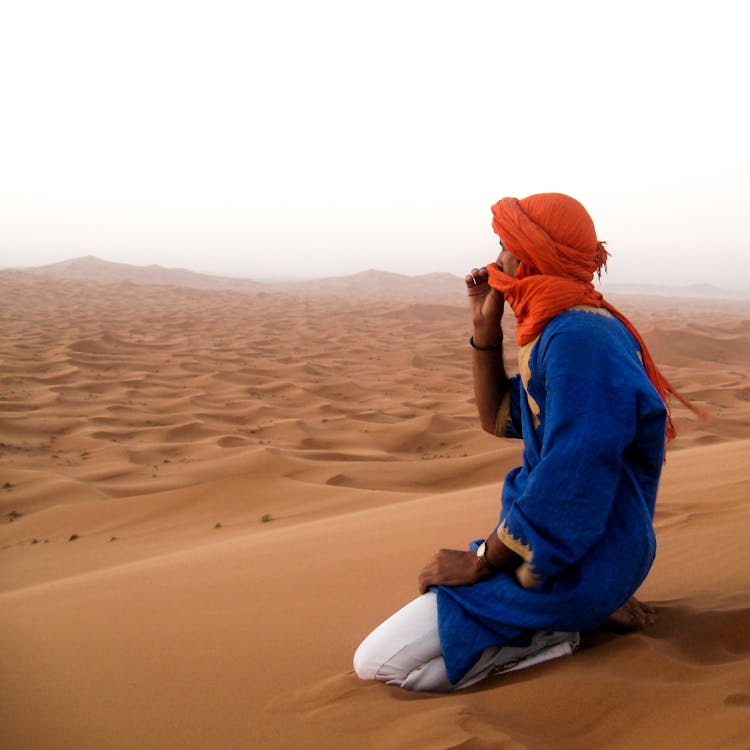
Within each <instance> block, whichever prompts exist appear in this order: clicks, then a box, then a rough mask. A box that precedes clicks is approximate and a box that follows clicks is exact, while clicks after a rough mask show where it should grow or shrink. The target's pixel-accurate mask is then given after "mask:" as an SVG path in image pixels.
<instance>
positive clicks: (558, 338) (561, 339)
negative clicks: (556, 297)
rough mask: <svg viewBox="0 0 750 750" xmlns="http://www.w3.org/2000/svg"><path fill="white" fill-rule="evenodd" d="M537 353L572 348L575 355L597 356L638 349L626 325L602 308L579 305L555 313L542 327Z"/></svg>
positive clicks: (623, 353) (624, 352)
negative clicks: (557, 313)
mask: <svg viewBox="0 0 750 750" xmlns="http://www.w3.org/2000/svg"><path fill="white" fill-rule="evenodd" d="M538 344H539V346H538V347H537V352H536V354H537V356H539V355H541V356H545V354H546V353H548V352H549V351H550V349H552V350H554V351H560V350H565V351H568V350H572V351H573V352H575V353H576V355H577V358H579V359H584V358H586V357H587V356H593V357H598V356H602V355H605V353H609V354H607V355H606V356H611V355H614V354H615V352H620V354H621V355H625V354H626V353H627V354H628V355H629V356H632V353H633V352H634V351H635V350H637V349H638V345H637V343H636V341H635V339H634V338H633V337H632V336H631V335H630V333H629V331H628V330H627V329H626V328H625V326H624V325H623V324H622V323H621V322H620V321H619V320H618V319H617V318H616V317H615V316H614V315H613V314H612V313H610V312H609V311H608V310H605V309H604V308H598V307H591V306H588V305H579V306H577V307H572V308H570V309H569V310H565V311H564V312H562V313H560V314H559V315H557V316H555V317H554V318H553V319H552V320H551V321H550V322H549V323H548V324H547V325H546V326H545V327H544V330H543V331H542V334H541V336H540V337H539V340H538ZM615 356H619V355H615Z"/></svg>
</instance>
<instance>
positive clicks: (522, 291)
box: [487, 193, 696, 438]
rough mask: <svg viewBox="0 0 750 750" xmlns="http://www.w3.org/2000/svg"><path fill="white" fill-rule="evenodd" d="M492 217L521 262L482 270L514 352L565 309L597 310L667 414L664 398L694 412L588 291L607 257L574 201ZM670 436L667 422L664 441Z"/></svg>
mask: <svg viewBox="0 0 750 750" xmlns="http://www.w3.org/2000/svg"><path fill="white" fill-rule="evenodd" d="M492 215H493V219H492V228H493V229H494V230H495V232H496V233H497V234H498V236H499V237H500V240H501V242H502V244H503V246H504V247H505V249H506V250H507V251H508V252H510V253H511V254H513V255H514V256H515V257H516V258H518V259H519V260H520V261H521V262H520V265H519V266H518V269H517V271H516V274H515V276H508V275H507V274H505V273H503V272H502V271H501V270H500V269H499V268H498V266H497V264H496V263H490V264H489V265H488V266H487V271H488V273H489V283H490V285H491V286H492V287H494V288H495V289H498V290H499V291H501V292H502V293H503V295H504V296H505V298H506V299H507V300H508V304H509V305H510V306H511V307H512V308H513V312H514V313H515V315H516V319H517V321H518V333H517V341H518V344H519V345H520V346H523V345H524V344H527V343H529V342H530V341H533V340H534V339H535V338H536V337H537V336H538V335H539V334H540V333H541V331H542V329H543V328H544V326H546V325H547V323H548V322H549V321H550V320H551V319H552V318H554V317H555V316H556V315H559V314H560V313H561V312H564V311H565V310H568V309H570V308H571V307H574V306H576V305H590V306H592V307H603V308H605V309H606V310H608V311H609V312H610V313H612V314H613V315H614V316H615V317H616V318H618V319H619V320H620V321H622V323H623V324H624V325H625V326H626V328H627V329H628V330H629V331H630V333H632V334H633V336H634V337H635V339H636V341H637V342H638V345H639V346H640V349H641V356H642V358H643V364H644V367H645V368H646V374H647V375H648V377H649V379H650V380H651V382H652V383H653V384H654V387H655V388H656V390H657V391H658V392H659V395H660V396H661V397H662V399H663V401H664V403H665V404H666V405H667V411H668V412H669V403H668V398H669V396H670V395H673V396H676V397H677V398H678V399H679V400H680V401H681V402H682V403H683V404H685V405H686V406H688V407H689V408H690V409H692V410H693V411H696V410H695V409H694V407H693V406H692V404H690V403H689V402H688V401H687V400H686V399H685V398H683V397H682V396H681V395H680V394H679V393H677V391H676V390H675V389H674V388H673V387H672V385H671V384H670V383H669V381H668V380H667V379H666V378H665V377H664V375H662V373H661V372H660V371H659V369H658V368H657V367H656V364H655V363H654V361H653V359H652V358H651V355H650V354H649V351H648V348H647V347H646V344H645V342H644V341H643V339H642V338H641V335H640V334H639V333H638V331H637V330H636V328H635V326H634V325H633V324H632V323H631V322H630V321H629V320H628V319H627V318H626V317H625V316H624V315H623V314H622V313H621V312H620V311H619V310H617V309H616V308H614V307H613V306H612V305H610V304H609V302H607V301H606V300H605V299H604V297H603V296H602V295H601V293H599V292H597V291H596V290H595V289H594V285H593V283H592V282H593V279H594V273H600V272H601V269H602V268H604V269H606V267H607V256H608V253H607V251H606V250H605V249H604V245H603V244H602V243H601V242H599V241H598V240H597V239H596V231H595V230H594V222H593V221H592V220H591V217H590V216H589V214H588V212H587V211H586V209H585V208H584V207H583V206H582V205H581V204H580V203H579V202H578V201H577V200H574V199H573V198H571V197H569V196H567V195H562V194H561V193H540V194H538V195H531V196H529V197H528V198H524V199H523V200H517V199H516V198H503V199H502V200H501V201H499V202H498V203H496V204H495V205H494V206H492ZM674 435H675V429H674V425H673V424H672V419H671V416H668V419H667V437H668V438H672V437H674Z"/></svg>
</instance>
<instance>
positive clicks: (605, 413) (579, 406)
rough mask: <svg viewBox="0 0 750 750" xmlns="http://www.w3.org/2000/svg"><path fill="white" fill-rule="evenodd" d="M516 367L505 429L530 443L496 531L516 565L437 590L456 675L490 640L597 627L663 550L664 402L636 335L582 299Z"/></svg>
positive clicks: (455, 677)
mask: <svg viewBox="0 0 750 750" xmlns="http://www.w3.org/2000/svg"><path fill="white" fill-rule="evenodd" d="M519 366H520V373H519V374H518V375H516V376H515V377H513V378H511V380H510V384H509V389H508V392H507V393H506V396H505V398H504V401H503V406H501V410H500V412H501V413H500V414H499V415H498V434H501V435H505V436H506V437H516V438H522V439H523V441H524V452H523V465H522V466H520V467H518V468H515V469H513V470H512V471H510V472H509V473H508V475H507V476H506V478H505V483H504V485H503V490H502V508H501V512H500V520H499V523H498V526H497V527H496V529H495V531H496V533H498V535H499V536H500V539H501V540H502V541H503V542H504V543H505V544H506V545H507V546H508V547H510V548H511V549H512V550H513V551H515V552H516V553H518V555H519V557H520V560H521V562H520V564H519V565H518V567H517V568H516V569H514V570H509V571H503V572H499V573H495V574H494V575H492V576H490V577H488V578H486V579H484V580H482V581H480V582H478V583H475V584H473V585H471V586H455V587H447V586H436V587H434V589H435V590H436V591H437V595H438V623H439V631H440V640H441V644H442V648H443V656H444V658H445V662H446V666H447V671H448V678H449V679H450V681H451V682H454V683H455V682H458V681H459V680H460V679H461V677H462V676H463V675H464V674H465V673H466V671H468V669H469V668H470V667H471V666H472V664H473V663H474V662H475V661H476V660H477V658H478V657H479V655H480V654H481V653H482V651H483V650H484V649H485V648H487V647H488V646H502V645H511V646H519V645H526V644H528V643H529V642H530V640H531V637H532V635H533V634H534V632H536V631H538V630H562V631H580V630H591V629H593V628H595V627H597V626H598V625H600V624H601V623H602V622H603V621H604V620H605V619H606V618H607V617H608V616H609V615H610V614H612V613H613V612H614V611H615V610H616V609H617V608H618V607H620V606H621V605H622V604H623V603H624V602H625V601H627V599H628V598H629V597H630V596H632V595H633V593H634V592H635V591H636V589H637V588H638V586H639V585H640V584H641V582H642V581H643V580H644V578H645V577H646V574H647V573H648V571H649V569H650V567H651V564H652V562H653V559H654V555H655V551H656V539H655V535H654V529H653V525H652V519H653V514H654V505H655V502H656V491H657V486H658V482H659V475H660V472H661V468H662V464H663V462H664V448H665V424H666V408H665V406H664V403H663V401H662V399H661V398H660V396H659V394H658V393H657V392H656V389H655V388H654V386H653V385H652V384H651V382H650V381H649V379H648V377H647V376H646V373H645V370H644V368H643V364H642V361H641V355H640V350H639V347H638V345H637V343H636V341H635V339H634V338H633V337H632V336H631V334H630V333H629V332H628V331H627V329H626V328H625V326H624V325H623V324H622V323H620V321H618V320H617V319H616V318H614V317H613V316H612V315H611V314H610V313H608V312H607V311H604V310H597V309H596V308H592V307H578V308H573V309H571V310H567V311H566V312H564V313H562V314H560V315H558V316H557V317H555V318H553V319H552V320H551V321H550V322H549V323H548V324H547V325H546V326H545V328H544V329H543V331H542V333H541V334H540V335H539V337H538V338H537V339H535V340H534V341H532V342H530V343H529V344H527V345H526V346H524V347H522V348H521V350H520V352H519ZM480 541H481V540H480ZM477 544H478V542H477V541H475V542H472V543H471V545H470V548H471V549H476V546H477Z"/></svg>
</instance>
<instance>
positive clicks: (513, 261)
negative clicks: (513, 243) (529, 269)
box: [496, 242, 521, 276]
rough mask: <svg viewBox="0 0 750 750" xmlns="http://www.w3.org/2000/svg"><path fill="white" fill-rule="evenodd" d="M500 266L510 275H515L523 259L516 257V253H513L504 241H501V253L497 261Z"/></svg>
mask: <svg viewBox="0 0 750 750" xmlns="http://www.w3.org/2000/svg"><path fill="white" fill-rule="evenodd" d="M496 263H497V265H498V268H499V269H500V270H501V271H502V272H503V273H506V274H508V276H515V275H516V271H517V270H518V266H519V265H520V264H521V261H520V260H518V258H516V256H515V255H512V254H511V253H509V252H508V251H507V250H506V249H505V248H504V247H503V243H502V242H501V243H500V255H498V256H497V261H496Z"/></svg>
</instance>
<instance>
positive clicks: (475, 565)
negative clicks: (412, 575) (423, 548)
mask: <svg viewBox="0 0 750 750" xmlns="http://www.w3.org/2000/svg"><path fill="white" fill-rule="evenodd" d="M490 573H491V570H490V569H489V568H488V567H486V566H485V565H483V564H482V561H481V560H480V559H479V558H478V557H477V556H476V554H475V553H474V552H464V551H462V550H457V549H441V550H440V551H438V552H437V553H436V554H435V556H434V557H433V558H432V560H430V562H428V563H427V565H425V567H424V568H423V570H422V572H421V573H420V574H419V593H420V594H424V593H425V591H427V588H428V586H462V585H465V584H471V583H476V582H477V581H480V580H481V579H482V578H485V577H487V576H488V575H489V574H490Z"/></svg>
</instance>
